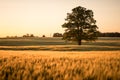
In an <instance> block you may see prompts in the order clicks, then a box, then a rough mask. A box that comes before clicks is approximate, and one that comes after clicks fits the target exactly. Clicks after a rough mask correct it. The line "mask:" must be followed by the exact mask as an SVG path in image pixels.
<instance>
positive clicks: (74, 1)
mask: <svg viewBox="0 0 120 80" xmlns="http://www.w3.org/2000/svg"><path fill="white" fill-rule="evenodd" d="M119 3H120V0H0V37H5V36H16V35H17V36H22V35H24V34H27V33H29V34H34V35H36V36H42V35H46V36H52V35H53V33H56V32H59V33H63V32H64V29H63V28H62V27H61V25H62V24H63V23H64V22H65V18H66V16H67V13H70V12H71V10H72V9H73V8H75V7H77V6H82V7H86V8H87V9H91V10H93V12H94V18H95V20H97V23H96V24H97V26H98V27H99V31H101V32H120V4H119Z"/></svg>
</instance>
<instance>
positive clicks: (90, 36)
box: [62, 6, 98, 45]
mask: <svg viewBox="0 0 120 80" xmlns="http://www.w3.org/2000/svg"><path fill="white" fill-rule="evenodd" d="M93 17H94V15H93V11H92V10H89V9H86V8H84V7H81V6H78V7H76V8H74V9H72V12H71V13H67V18H66V19H65V21H66V22H65V23H64V24H63V25H62V27H63V28H66V29H65V33H64V35H63V39H65V40H73V41H77V43H78V44H79V45H81V41H82V40H86V41H93V40H96V39H97V32H98V31H97V29H98V27H97V25H96V20H95V19H94V18H93Z"/></svg>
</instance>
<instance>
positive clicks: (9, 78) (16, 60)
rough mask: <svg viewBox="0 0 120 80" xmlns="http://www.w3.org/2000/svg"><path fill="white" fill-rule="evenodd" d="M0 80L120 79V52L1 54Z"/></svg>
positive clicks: (5, 52)
mask: <svg viewBox="0 0 120 80" xmlns="http://www.w3.org/2000/svg"><path fill="white" fill-rule="evenodd" d="M0 80H120V51H101V52H100V51H88V52H64V51H61V52H60V51H0Z"/></svg>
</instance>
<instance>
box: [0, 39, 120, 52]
mask: <svg viewBox="0 0 120 80" xmlns="http://www.w3.org/2000/svg"><path fill="white" fill-rule="evenodd" d="M0 50H49V51H116V50H120V37H114V38H110V37H104V38H103V37H100V38H98V40H97V41H94V42H86V41H82V45H81V46H78V45H76V43H75V42H66V41H64V40H62V39H61V38H50V37H49V38H12V39H11V38H3V39H0Z"/></svg>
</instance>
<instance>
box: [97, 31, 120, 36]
mask: <svg viewBox="0 0 120 80" xmlns="http://www.w3.org/2000/svg"><path fill="white" fill-rule="evenodd" d="M98 36H99V37H120V33H119V32H106V33H101V32H99V33H98Z"/></svg>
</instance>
